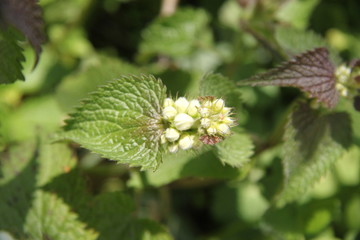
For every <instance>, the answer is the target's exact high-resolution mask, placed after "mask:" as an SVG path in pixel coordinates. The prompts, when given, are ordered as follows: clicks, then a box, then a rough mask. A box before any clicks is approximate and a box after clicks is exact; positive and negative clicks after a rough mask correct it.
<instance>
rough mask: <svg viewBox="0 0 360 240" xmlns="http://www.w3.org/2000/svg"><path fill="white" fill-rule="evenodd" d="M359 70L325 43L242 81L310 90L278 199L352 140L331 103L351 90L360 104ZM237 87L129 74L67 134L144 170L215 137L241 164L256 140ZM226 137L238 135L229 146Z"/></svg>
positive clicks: (227, 157) (103, 91)
mask: <svg viewBox="0 0 360 240" xmlns="http://www.w3.org/2000/svg"><path fill="white" fill-rule="evenodd" d="M359 78H360V75H359V61H353V62H352V63H351V64H350V65H349V66H346V65H340V66H339V67H335V66H334V65H333V63H332V62H331V61H330V59H329V53H328V50H327V49H326V48H324V47H321V48H315V49H313V50H310V51H307V52H305V53H302V54H299V55H297V56H295V57H293V58H292V59H291V60H289V61H287V62H285V63H283V64H281V65H280V66H279V67H277V68H274V69H271V70H269V71H267V72H265V73H262V74H259V75H256V76H254V77H252V78H249V79H247V80H243V81H240V82H238V85H239V86H246V85H251V86H266V85H267V86H269V85H270V86H271V85H272V86H283V87H296V88H299V89H300V90H302V91H303V92H305V95H306V98H304V99H302V100H299V101H298V103H297V104H296V106H295V107H294V110H293V112H292V113H291V114H290V116H289V120H288V123H287V125H286V128H285V133H284V146H283V149H284V151H283V152H284V158H283V165H284V177H285V182H284V188H283V190H282V191H281V192H280V193H279V194H278V195H277V196H276V199H277V203H278V204H279V205H283V204H284V203H286V202H289V201H293V200H295V199H296V198H298V197H299V196H300V195H301V194H303V193H305V191H306V189H307V188H308V186H309V185H312V184H313V183H315V182H316V181H317V180H318V179H320V178H321V176H323V175H324V173H325V172H326V170H327V169H329V168H330V167H331V166H332V164H333V163H334V162H335V161H336V160H337V159H338V158H340V157H341V155H342V153H343V152H344V150H346V149H347V148H348V147H349V146H350V144H351V141H352V140H351V122H350V117H349V115H348V114H347V113H345V112H333V111H332V110H331V109H332V108H334V107H335V106H336V104H337V102H338V100H339V97H344V98H349V99H350V100H351V101H354V107H355V108H356V109H359V106H358V101H359V100H358V99H359V97H360V95H359V90H360V81H359ZM221 86H222V87H221ZM234 87H235V85H234V83H233V82H231V81H230V80H229V79H227V78H225V77H223V76H221V75H220V74H209V75H206V76H204V78H203V79H202V83H201V88H200V89H201V90H200V92H202V93H205V94H204V95H201V96H199V97H198V98H195V99H188V98H185V97H176V98H171V97H168V96H167V95H166V87H165V86H164V85H163V83H162V82H161V80H160V79H156V78H155V77H154V76H152V75H140V76H123V77H121V78H119V79H117V80H114V81H112V82H110V83H108V84H106V85H104V86H102V87H100V88H99V89H98V90H97V91H95V92H94V93H92V94H91V96H90V97H89V98H87V99H86V100H84V101H83V104H82V105H81V106H80V107H79V108H77V110H76V112H75V113H73V114H71V115H70V119H68V120H66V126H65V129H64V130H65V131H64V132H63V133H62V134H60V138H62V139H69V140H72V141H75V142H77V143H79V144H80V145H81V146H83V147H85V148H88V149H90V150H91V151H93V152H96V153H99V154H101V155H102V156H103V157H105V158H109V159H112V160H116V161H118V162H119V163H126V164H129V165H130V166H140V167H141V169H142V170H153V171H156V169H157V168H158V166H159V165H160V164H161V162H162V155H163V154H165V153H167V152H168V153H172V154H176V153H177V152H178V151H184V150H185V151H186V150H195V152H196V150H199V149H201V148H203V147H206V145H215V147H216V148H217V149H218V150H217V151H216V152H217V153H218V156H219V159H221V160H222V161H223V162H224V163H228V164H230V165H232V166H241V165H242V164H243V163H244V162H246V161H244V159H247V161H248V159H249V157H250V155H251V151H249V149H251V148H252V147H251V143H249V141H247V142H246V144H243V141H241V135H244V133H233V132H232V131H231V128H232V127H235V126H236V125H237V120H236V117H233V115H234V112H235V111H236V109H235V108H234V107H232V106H231V105H230V107H229V106H228V105H227V104H226V99H227V96H226V95H222V93H225V94H226V93H227V94H229V95H231V94H234ZM224 88H225V89H224ZM212 93H214V94H212ZM232 100H234V99H232ZM237 101H240V99H237ZM237 135H238V136H237ZM239 137H240V139H239ZM228 138H229V139H228ZM227 141H232V143H231V146H230V147H229V146H228V145H229V144H227ZM239 151H240V152H241V153H239ZM224 152H226V154H224ZM232 155H233V156H232Z"/></svg>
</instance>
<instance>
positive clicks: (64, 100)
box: [56, 55, 141, 111]
mask: <svg viewBox="0 0 360 240" xmlns="http://www.w3.org/2000/svg"><path fill="white" fill-rule="evenodd" d="M140 73H141V72H140V70H139V69H137V68H136V67H135V66H133V65H131V64H129V63H126V62H124V61H122V60H120V59H117V58H113V57H108V56H101V55H100V56H96V57H93V58H90V59H88V60H87V61H86V62H84V63H83V66H82V68H81V69H80V70H79V71H78V72H76V73H74V74H71V75H69V76H68V77H66V78H65V79H64V80H63V81H62V82H61V84H60V85H59V87H58V88H57V89H56V98H57V100H58V101H59V103H60V105H61V107H62V108H63V109H64V110H66V111H70V110H73V108H74V107H75V106H77V105H78V104H79V103H80V100H81V99H83V98H85V97H86V96H87V94H89V93H90V92H93V91H95V90H96V89H97V88H98V87H99V86H101V85H103V84H105V83H106V82H107V81H111V80H113V79H116V78H118V77H119V76H121V75H126V74H140Z"/></svg>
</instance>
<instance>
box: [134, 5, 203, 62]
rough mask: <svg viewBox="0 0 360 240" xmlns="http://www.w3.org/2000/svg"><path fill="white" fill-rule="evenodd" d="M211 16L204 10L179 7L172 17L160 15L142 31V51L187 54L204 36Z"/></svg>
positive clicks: (145, 53) (148, 53)
mask: <svg viewBox="0 0 360 240" xmlns="http://www.w3.org/2000/svg"><path fill="white" fill-rule="evenodd" d="M208 21H209V17H208V15H207V14H206V12H205V11H204V10H201V9H198V10H195V9H190V8H186V9H178V10H177V11H176V12H175V13H174V14H173V15H172V16H170V17H159V18H158V19H156V20H155V21H154V22H153V23H151V24H150V25H149V26H148V28H146V29H145V30H144V32H143V33H142V37H143V41H142V43H141V44H140V53H141V54H142V55H144V56H152V55H155V54H163V55H166V56H171V57H179V56H186V55H188V54H190V53H191V51H192V49H193V47H194V46H195V45H196V43H197V42H198V41H199V38H200V39H201V37H202V34H201V33H202V31H204V29H205V28H206V26H207V24H208Z"/></svg>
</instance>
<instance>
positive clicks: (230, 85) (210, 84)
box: [200, 74, 241, 109]
mask: <svg viewBox="0 0 360 240" xmlns="http://www.w3.org/2000/svg"><path fill="white" fill-rule="evenodd" d="M200 96H214V97H217V98H223V99H224V100H225V103H226V106H231V107H236V108H237V109H239V108H240V105H241V97H240V91H239V89H238V88H237V87H236V85H235V82H233V81H231V80H230V79H229V78H227V77H224V76H223V75H221V74H207V75H205V76H204V77H203V78H202V79H201V82H200Z"/></svg>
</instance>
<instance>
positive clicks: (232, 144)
mask: <svg viewBox="0 0 360 240" xmlns="http://www.w3.org/2000/svg"><path fill="white" fill-rule="evenodd" d="M253 148H254V146H253V144H252V142H251V140H250V138H249V137H248V136H247V135H245V134H244V133H237V132H234V133H233V135H231V136H230V137H228V138H226V139H225V140H224V141H222V142H220V143H218V144H216V145H215V152H216V155H217V156H218V157H219V158H220V160H221V162H222V163H225V164H229V165H230V166H232V167H242V166H243V165H244V164H246V163H247V162H249V161H250V157H251V155H252V154H253Z"/></svg>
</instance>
